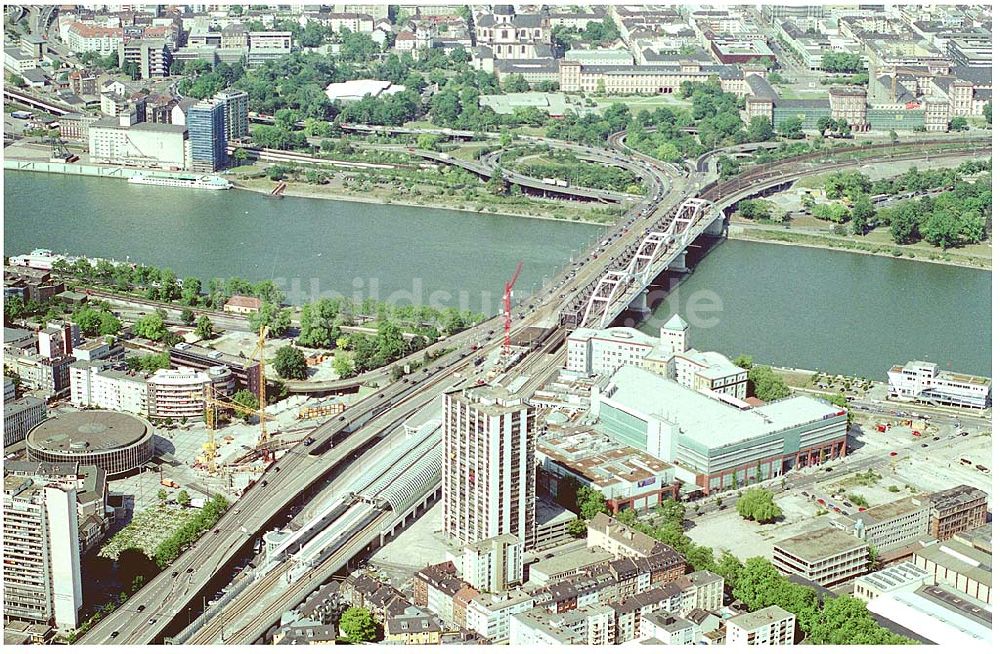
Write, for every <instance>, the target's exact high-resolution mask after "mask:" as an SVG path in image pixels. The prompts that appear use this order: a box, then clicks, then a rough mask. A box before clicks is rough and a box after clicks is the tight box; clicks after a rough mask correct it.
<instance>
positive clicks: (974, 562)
mask: <svg viewBox="0 0 1000 654" xmlns="http://www.w3.org/2000/svg"><path fill="white" fill-rule="evenodd" d="M983 529H986V530H988V529H989V526H984V527H983ZM973 543H974V540H973V539H971V538H969V537H967V536H966V535H965V534H959V535H958V536H956V537H955V538H952V539H949V540H946V541H943V542H939V543H934V544H932V545H929V546H927V547H924V548H922V549H919V550H917V551H916V552H914V553H913V563H914V565H916V566H917V567H918V568H920V569H921V570H924V571H925V572H927V573H929V574H931V575H933V579H934V583H936V584H941V585H944V586H951V587H952V588H954V589H956V590H958V591H960V592H961V593H963V594H965V595H968V596H969V597H974V598H975V599H977V600H979V601H980V602H983V603H986V604H990V603H991V601H992V599H993V595H992V593H993V553H992V551H984V550H982V549H980V548H978V547H975V546H974V544H973ZM991 549H992V548H991Z"/></svg>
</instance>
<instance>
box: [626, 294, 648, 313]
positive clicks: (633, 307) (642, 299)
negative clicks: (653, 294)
mask: <svg viewBox="0 0 1000 654" xmlns="http://www.w3.org/2000/svg"><path fill="white" fill-rule="evenodd" d="M648 296H649V289H648V288H644V289H642V291H640V292H639V294H638V295H636V296H635V298H634V299H633V300H632V301H631V302H629V303H628V310H629V311H634V312H635V313H640V314H642V315H643V316H648V315H649V314H650V313H651V311H650V308H649V303H647V302H646V298H647V297H648Z"/></svg>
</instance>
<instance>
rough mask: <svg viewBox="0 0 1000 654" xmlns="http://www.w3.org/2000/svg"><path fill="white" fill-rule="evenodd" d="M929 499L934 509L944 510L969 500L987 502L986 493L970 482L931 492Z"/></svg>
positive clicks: (966, 502)
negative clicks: (970, 484) (969, 483)
mask: <svg viewBox="0 0 1000 654" xmlns="http://www.w3.org/2000/svg"><path fill="white" fill-rule="evenodd" d="M928 500H929V501H930V503H931V510H932V511H942V510H946V509H951V508H954V507H959V506H962V505H964V504H968V503H969V502H982V503H984V504H985V503H986V493H984V492H983V491H981V490H979V489H978V488H973V487H972V486H969V485H968V484H961V485H959V486H955V487H954V488H949V489H947V490H943V491H938V492H937V493H931V494H930V495H929V496H928Z"/></svg>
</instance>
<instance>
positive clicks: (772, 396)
mask: <svg viewBox="0 0 1000 654" xmlns="http://www.w3.org/2000/svg"><path fill="white" fill-rule="evenodd" d="M747 379H748V380H749V381H750V383H751V384H753V395H754V397H756V398H757V399H759V400H762V401H764V402H773V401H774V400H780V399H782V398H785V397H788V396H789V395H791V394H792V391H791V390H790V389H789V388H788V384H786V383H785V382H784V380H783V379H781V377H780V376H779V375H778V373H776V372H774V371H773V370H771V368H770V367H769V366H754V367H753V368H751V369H750V372H749V373H747Z"/></svg>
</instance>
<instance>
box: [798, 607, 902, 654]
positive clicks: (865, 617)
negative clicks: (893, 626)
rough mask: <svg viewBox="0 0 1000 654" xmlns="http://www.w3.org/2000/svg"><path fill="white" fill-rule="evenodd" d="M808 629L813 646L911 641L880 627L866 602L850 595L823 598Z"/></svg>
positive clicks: (897, 643)
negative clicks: (820, 608)
mask: <svg viewBox="0 0 1000 654" xmlns="http://www.w3.org/2000/svg"><path fill="white" fill-rule="evenodd" d="M811 627H812V628H811V629H810V631H809V640H810V642H811V643H813V644H815V645H902V644H907V643H910V642H912V641H910V640H909V639H907V638H904V637H902V636H897V635H896V634H893V633H892V632H890V631H889V630H888V629H886V628H885V627H882V626H880V625H879V624H878V623H877V622H875V619H874V618H873V617H872V615H871V613H870V612H869V611H868V608H867V607H866V606H865V603H864V602H863V601H861V600H859V599H857V598H855V597H852V596H851V595H841V596H839V597H833V598H830V599H828V600H826V601H825V602H824V603H823V610H822V611H820V612H819V614H818V615H817V616H816V619H815V621H814V623H813V624H812V626H811Z"/></svg>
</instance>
